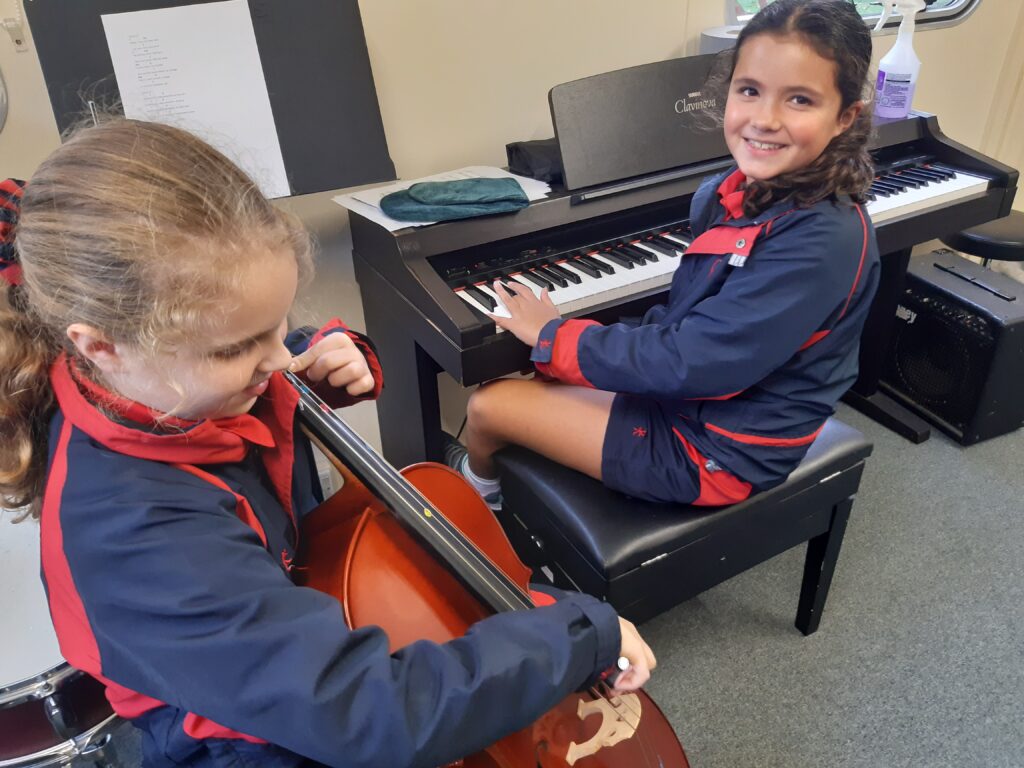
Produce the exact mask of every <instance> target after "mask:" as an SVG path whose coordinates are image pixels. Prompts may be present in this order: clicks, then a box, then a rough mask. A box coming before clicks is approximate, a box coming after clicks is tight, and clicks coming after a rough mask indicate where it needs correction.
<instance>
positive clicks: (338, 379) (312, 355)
mask: <svg viewBox="0 0 1024 768" xmlns="http://www.w3.org/2000/svg"><path fill="white" fill-rule="evenodd" d="M288 370H289V371H291V372H292V373H299V372H300V371H304V372H305V376H306V379H308V380H309V382H310V383H311V384H317V383H319V382H321V381H323V380H324V379H327V381H328V383H329V384H330V385H331V386H332V387H336V388H338V389H341V388H344V389H345V391H346V392H348V394H350V395H352V397H359V396H360V395H365V394H366V393H367V392H372V391H373V387H374V380H373V374H372V373H370V366H369V365H367V363H366V358H365V357H364V356H363V353H362V352H360V351H359V348H358V347H357V346H356V344H355V342H354V341H352V338H351V337H350V336H348V335H347V334H344V333H329V334H328V335H326V336H324V337H323V338H322V339H320V341H318V342H317V343H316V344H314V345H313V346H312V347H310V348H309V349H307V350H306V351H305V352H303V353H302V354H301V355H297V356H296V357H294V358H293V359H292V362H291V364H290V365H289V366H288Z"/></svg>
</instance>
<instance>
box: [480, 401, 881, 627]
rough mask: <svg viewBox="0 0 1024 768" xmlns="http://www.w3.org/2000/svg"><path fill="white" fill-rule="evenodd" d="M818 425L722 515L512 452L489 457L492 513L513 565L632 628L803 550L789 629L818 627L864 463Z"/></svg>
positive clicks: (858, 443)
mask: <svg viewBox="0 0 1024 768" xmlns="http://www.w3.org/2000/svg"><path fill="white" fill-rule="evenodd" d="M871 449H872V446H871V443H869V442H868V441H867V440H866V439H865V438H864V436H863V435H861V433H860V432H858V431H857V430H855V429H854V428H852V427H850V426H848V425H846V424H844V423H842V422H841V421H839V420H838V419H835V418H832V419H829V420H828V422H827V423H826V424H825V427H824V429H822V431H821V434H819V435H818V437H817V439H816V440H815V441H814V443H813V444H812V445H811V448H810V450H809V451H808V452H807V456H806V457H805V458H804V460H803V462H801V464H800V466H799V467H797V469H796V470H794V472H793V474H792V475H790V477H789V479H788V480H787V481H786V482H785V483H783V484H782V485H780V486H778V487H776V488H773V489H771V490H769V491H766V492H764V493H759V494H756V495H754V496H752V497H751V498H749V499H747V500H746V501H743V502H740V503H739V504H734V505H732V506H729V507H721V508H708V507H692V506H688V505H679V504H656V503H652V502H647V501H640V500H637V499H634V498H630V497H628V496H625V495H623V494H621V493H618V492H616V491H612V490H609V489H608V488H606V487H605V486H604V485H602V484H601V483H599V482H598V481H596V480H593V479H591V478H589V477H587V476H586V475H583V474H581V473H579V472H576V471H575V470H572V469H568V468H567V467H564V466H562V465H560V464H556V463H554V462H552V461H549V460H548V459H545V458H543V457H541V456H539V455H537V454H535V453H533V452H531V451H528V450H526V449H524V448H520V447H511V448H506V449H504V450H502V451H500V452H499V453H498V454H497V455H496V457H495V458H496V461H497V463H498V467H499V470H500V472H501V483H502V494H503V496H504V509H503V511H502V512H501V513H500V514H499V519H500V520H501V521H502V524H503V526H504V527H505V530H506V532H507V533H508V535H509V538H510V539H511V540H512V543H513V545H514V546H515V548H516V551H517V552H518V553H519V555H520V557H521V558H522V559H523V560H524V562H526V563H527V565H530V566H531V567H533V568H534V569H538V568H540V567H541V566H547V567H549V568H550V569H551V571H552V572H553V573H554V575H555V578H554V581H555V584H556V585H558V586H563V587H567V588H573V589H579V590H581V591H583V592H588V593H590V594H592V595H596V596H598V597H601V598H604V599H606V600H608V601H609V602H610V603H611V604H612V605H614V606H615V608H616V609H617V610H618V611H619V613H620V614H622V615H623V616H625V617H626V618H628V619H630V620H632V621H635V622H639V621H644V620H646V619H648V618H651V617H652V616H655V615H657V614H658V613H661V612H662V611H665V610H667V609H668V608H671V607H672V606H674V605H676V604H678V603H680V602H682V601H683V600H687V599H689V598H691V597H693V596H695V595H697V594H699V593H701V592H703V591H704V590H706V589H709V588H710V587H713V586H714V585H716V584H718V583H720V582H722V581H724V580H726V579H728V578H730V577H732V576H735V575H736V574H738V573H740V572H742V571H744V570H746V569H747V568H750V567H752V566H754V565H757V564H758V563H760V562H763V561H764V560H767V559H768V558H771V557H774V556H775V555H777V554H779V553H781V552H784V551H785V550H787V549H790V548H791V547H794V546H796V545H798V544H801V543H803V542H805V541H808V542H810V544H809V546H808V550H807V559H806V562H805V566H804V579H803V585H802V587H801V594H800V601H799V606H798V610H797V618H796V626H797V628H798V629H800V631H801V632H803V633H804V634H805V635H809V634H811V633H812V632H814V631H815V630H816V629H817V628H818V623H819V621H820V620H821V612H822V609H823V608H824V606H825V599H826V597H827V595H828V589H829V586H830V584H831V581H832V573H833V571H834V569H835V564H836V560H837V559H838V556H839V549H840V546H841V545H842V540H843V534H844V533H845V531H846V521H847V519H848V518H849V515H850V509H851V508H852V506H853V496H854V494H855V493H856V492H857V488H858V486H859V485H860V478H861V473H862V472H863V470H864V461H865V459H866V458H867V457H868V456H869V455H870V454H871Z"/></svg>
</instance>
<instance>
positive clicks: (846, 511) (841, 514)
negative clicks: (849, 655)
mask: <svg viewBox="0 0 1024 768" xmlns="http://www.w3.org/2000/svg"><path fill="white" fill-rule="evenodd" d="M852 508H853V499H852V498H849V499H845V500H844V501H842V502H840V503H839V504H837V505H836V506H835V507H834V508H833V510H832V525H831V526H830V527H829V529H828V530H827V531H825V533H823V534H821V535H820V536H815V537H814V538H813V539H811V540H810V541H808V542H807V559H806V560H805V561H804V580H803V584H801V585H800V604H799V605H798V606H797V609H796V628H797V629H799V630H800V631H801V632H803V633H804V634H805V635H809V634H811V633H813V632H816V631H817V629H818V624H820V623H821V613H822V611H824V610H825V600H826V598H827V597H828V589H829V587H830V586H832V574H833V573H835V570H836V562H837V561H838V560H839V549H840V547H842V545H843V535H844V534H845V533H846V523H847V521H848V520H849V519H850V510H851V509H852Z"/></svg>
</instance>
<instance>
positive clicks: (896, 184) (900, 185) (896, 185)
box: [881, 176, 910, 192]
mask: <svg viewBox="0 0 1024 768" xmlns="http://www.w3.org/2000/svg"><path fill="white" fill-rule="evenodd" d="M881 181H882V183H883V184H888V185H889V186H890V187H892V188H893V189H895V190H896V191H897V192H903V191H904V190H905V189H909V188H910V185H909V184H907V183H906V182H903V181H900V180H899V179H897V178H896V177H895V176H885V177H884V178H883V179H882V180H881Z"/></svg>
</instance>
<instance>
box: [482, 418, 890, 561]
mask: <svg viewBox="0 0 1024 768" xmlns="http://www.w3.org/2000/svg"><path fill="white" fill-rule="evenodd" d="M871 448H872V446H871V443H870V442H868V441H867V440H866V439H865V438H864V436H863V435H862V434H861V433H860V432H858V431H857V430H856V429H854V428H853V427H850V426H847V425H846V424H844V423H843V422H841V421H839V419H837V418H835V417H832V418H830V419H829V420H828V421H827V422H826V423H825V427H824V428H823V429H822V431H821V432H820V433H819V435H818V437H817V438H816V439H815V441H814V442H813V443H812V444H811V447H810V449H809V450H808V451H807V456H805V457H804V460H803V461H802V462H801V463H800V465H799V466H798V467H797V468H796V469H795V470H793V473H792V474H791V475H790V476H789V479H788V480H786V482H784V483H783V484H782V485H778V486H776V487H775V488H772V489H771V490H768V491H764V492H762V493H757V494H754V495H753V496H751V497H750V498H749V499H747V500H746V501H741V502H739V503H738V504H734V505H732V506H730V507H719V508H710V507H691V506H687V505H684V504H658V503H654V502H650V501H640V500H638V499H632V498H630V497H628V496H625V495H623V494H621V493H618V492H617V491H613V490H611V489H610V488H608V487H606V486H605V485H603V484H602V483H600V482H599V481H597V480H593V479H591V478H589V477H587V476H586V475H584V474H582V473H580V472H576V471H575V470H572V469H569V468H568V467H564V466H562V465H560V464H556V463H555V462H553V461H550V460H549V459H545V458H543V457H541V456H540V455H538V454H536V453H533V452H531V451H528V450H526V449H525V448H521V447H518V446H511V447H507V448H503V449H502V450H501V451H499V452H498V453H497V454H496V455H495V461H496V462H497V463H498V466H499V468H500V470H501V485H502V493H503V494H505V499H506V506H509V508H510V510H511V502H512V500H513V498H519V499H520V500H521V501H523V500H525V502H526V503H524V504H522V505H521V508H520V509H517V510H516V514H517V515H519V516H520V517H521V518H522V521H523V524H524V526H530V525H531V524H536V523H538V522H540V521H543V523H544V525H547V526H550V527H553V528H555V529H559V530H561V531H562V532H563V534H564V536H565V538H566V539H567V540H568V541H570V542H572V546H574V547H575V548H576V549H577V550H578V551H579V552H580V553H581V554H583V556H584V558H585V559H586V560H588V561H589V562H590V563H591V565H592V566H593V567H594V568H595V569H597V570H600V571H602V572H603V573H604V575H605V577H606V578H608V579H612V578H616V577H618V576H621V575H622V574H624V573H626V572H627V571H629V570H631V569H633V568H637V567H639V566H641V565H642V564H643V563H644V562H645V561H648V560H649V559H650V558H652V557H654V556H657V555H659V554H661V553H664V552H667V551H670V550H676V549H679V548H682V547H684V546H686V545H687V544H688V543H691V542H693V541H696V540H699V539H701V538H703V537H705V536H707V535H708V534H709V533H710V532H711V531H713V530H715V529H718V528H730V527H742V520H743V518H744V516H745V515H752V514H757V513H758V511H761V512H765V511H766V510H769V509H770V508H772V506H773V505H779V504H785V503H788V502H787V500H788V499H791V498H792V497H794V496H797V495H798V494H800V493H801V492H802V491H805V490H807V489H808V488H810V487H812V486H816V485H818V484H819V483H820V482H821V481H822V480H823V479H825V478H828V477H831V476H833V475H835V474H837V473H839V472H842V471H844V470H846V469H849V468H850V467H852V466H853V465H855V464H857V463H859V462H861V461H863V460H864V459H865V458H866V457H867V456H868V455H869V454H870V453H871Z"/></svg>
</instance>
